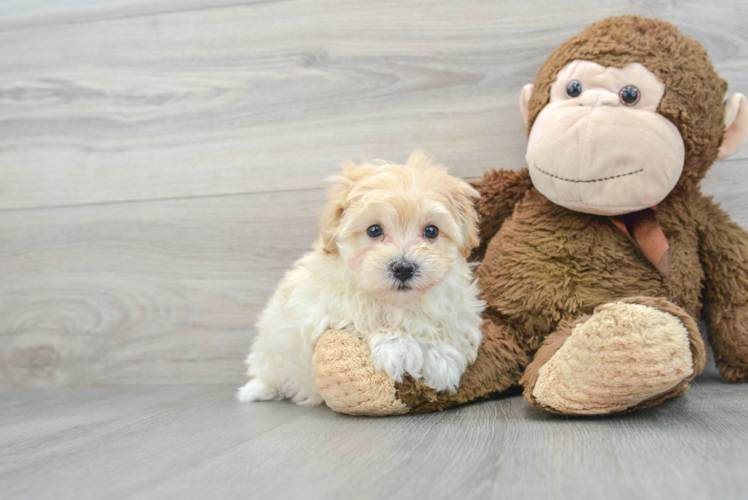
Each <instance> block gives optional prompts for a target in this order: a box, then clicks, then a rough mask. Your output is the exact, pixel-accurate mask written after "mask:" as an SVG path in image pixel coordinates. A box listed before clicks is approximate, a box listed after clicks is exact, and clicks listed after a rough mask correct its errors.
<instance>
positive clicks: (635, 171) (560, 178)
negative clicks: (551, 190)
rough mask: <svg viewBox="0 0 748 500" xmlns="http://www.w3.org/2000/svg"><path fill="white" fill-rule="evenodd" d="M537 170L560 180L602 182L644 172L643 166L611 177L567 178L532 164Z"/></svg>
mask: <svg viewBox="0 0 748 500" xmlns="http://www.w3.org/2000/svg"><path fill="white" fill-rule="evenodd" d="M532 166H533V168H534V169H535V170H537V171H538V172H540V173H542V174H545V175H547V176H549V177H553V178H554V179H558V180H560V181H566V182H584V183H588V182H602V181H609V180H610V179H618V178H619V177H626V176H627V175H634V174H638V173H639V172H644V169H643V168H640V169H639V170H634V171H633V172H626V173H625V174H618V175H611V176H610V177H603V178H602V179H567V178H566V177H560V176H558V175H555V174H552V173H550V172H546V171H545V170H543V169H542V168H540V167H538V166H537V165H535V164H533V165H532Z"/></svg>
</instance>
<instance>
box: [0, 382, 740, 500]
mask: <svg viewBox="0 0 748 500" xmlns="http://www.w3.org/2000/svg"><path fill="white" fill-rule="evenodd" d="M744 389H745V388H744V387H742V386H739V385H729V384H725V383H723V382H721V381H720V380H719V377H718V375H716V374H715V373H714V371H713V369H712V370H710V371H709V372H707V373H706V374H705V375H703V376H701V377H700V378H698V379H697V381H696V383H695V386H694V388H693V389H692V390H691V391H690V392H689V393H688V395H687V396H685V397H682V398H677V399H675V400H671V401H669V402H667V403H665V404H663V405H661V406H658V407H656V408H654V409H651V410H646V411H643V412H640V413H636V414H632V415H624V416H620V417H616V418H601V419H595V418H587V419H584V418H579V419H574V418H565V417H558V416H555V415H549V414H544V413H542V412H539V411H537V410H535V409H533V408H531V407H530V406H529V405H527V404H526V403H525V402H524V400H523V399H521V398H519V397H512V398H508V399H503V400H495V401H488V402H484V403H479V404H474V405H469V406H466V407H463V408H457V409H453V410H449V411H445V412H441V413H432V414H425V415H415V416H406V417H393V418H379V419H374V418H365V417H361V418H356V417H348V416H344V415H339V414H335V413H333V412H332V411H330V410H329V409H328V408H326V407H315V408H311V409H310V408H300V407H298V406H294V405H293V404H291V403H286V402H274V403H254V404H244V405H242V404H239V403H237V402H236V401H234V400H233V399H232V397H231V394H232V392H233V390H234V388H233V387H222V386H214V387H209V388H206V387H183V386H181V387H176V386H175V387H162V388H105V389H104V388H93V389H90V388H89V389H43V390H30V389H26V390H16V391H5V392H3V393H2V401H3V405H4V408H3V410H2V412H0V429H1V430H2V432H0V450H2V451H0V492H2V494H1V495H0V496H3V497H4V498H14V499H17V500H21V499H36V498H52V497H54V498H57V499H60V500H64V499H68V498H69V499H78V498H107V499H111V500H119V499H135V498H137V499H164V498H180V499H184V500H190V499H204V498H307V499H329V498H361V499H376V498H393V499H399V498H403V499H406V498H465V499H481V498H513V499H518V500H521V499H537V498H548V499H574V500H586V499H596V500H597V499H601V498H605V499H609V500H618V499H622V500H623V499H625V500H629V499H631V498H637V499H642V500H645V499H662V498H680V499H703V498H719V499H720V500H731V499H740V500H742V499H744V498H746V496H748V431H747V430H746V428H745V422H746V419H748V393H746V391H745V390H744ZM9 401H10V403H9Z"/></svg>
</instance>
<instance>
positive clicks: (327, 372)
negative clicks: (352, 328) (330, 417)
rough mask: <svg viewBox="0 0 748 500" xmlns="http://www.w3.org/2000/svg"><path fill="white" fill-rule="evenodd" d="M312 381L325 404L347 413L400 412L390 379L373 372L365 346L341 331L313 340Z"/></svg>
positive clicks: (402, 409)
mask: <svg viewBox="0 0 748 500" xmlns="http://www.w3.org/2000/svg"><path fill="white" fill-rule="evenodd" d="M312 370H313V373H314V381H315V384H316V385H317V390H318V391H319V393H320V395H321V396H322V399H324V400H325V402H326V403H327V406H329V407H330V408H332V409H333V410H335V411H337V412H339V413H347V414H349V415H370V416H385V415H402V414H403V413H407V412H408V407H407V406H406V405H405V403H403V402H402V401H400V400H399V399H397V395H396V394H397V392H396V390H395V383H394V381H393V380H392V379H391V378H390V377H388V376H387V375H386V374H384V373H382V372H379V371H377V369H376V368H375V367H374V364H373V363H372V361H371V352H370V351H369V347H368V346H367V345H366V344H365V343H364V342H362V341H361V340H360V339H358V338H356V337H354V336H353V335H351V334H350V333H348V332H346V331H344V330H329V331H327V332H326V333H325V334H324V335H323V336H322V338H321V339H320V340H319V342H317V346H316V348H315V351H314V358H313V360H312Z"/></svg>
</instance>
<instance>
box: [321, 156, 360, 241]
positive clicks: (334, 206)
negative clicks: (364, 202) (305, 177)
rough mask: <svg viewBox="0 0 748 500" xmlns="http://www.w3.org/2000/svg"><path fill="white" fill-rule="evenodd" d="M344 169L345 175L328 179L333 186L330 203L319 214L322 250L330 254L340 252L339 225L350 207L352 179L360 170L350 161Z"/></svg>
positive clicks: (329, 195) (344, 164)
mask: <svg viewBox="0 0 748 500" xmlns="http://www.w3.org/2000/svg"><path fill="white" fill-rule="evenodd" d="M342 167H343V175H337V176H333V177H330V178H328V179H327V181H328V182H332V183H333V185H332V187H330V189H329V191H328V202H327V204H326V205H325V207H324V208H323V209H322V211H321V212H320V214H319V234H320V238H321V240H322V248H323V249H324V251H325V252H327V253H328V254H329V253H334V252H337V250H338V246H337V233H338V224H339V222H340V219H341V217H343V212H344V211H345V209H346V207H347V206H348V194H349V193H350V190H351V186H352V185H353V179H352V177H353V176H354V172H355V171H356V170H357V168H358V167H357V166H356V164H355V163H353V162H350V161H347V162H345V163H343V165H342Z"/></svg>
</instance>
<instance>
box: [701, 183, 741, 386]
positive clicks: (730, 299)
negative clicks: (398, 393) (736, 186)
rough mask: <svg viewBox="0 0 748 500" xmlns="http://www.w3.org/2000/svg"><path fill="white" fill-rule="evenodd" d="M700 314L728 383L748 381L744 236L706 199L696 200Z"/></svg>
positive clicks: (723, 213) (715, 358) (737, 227)
mask: <svg viewBox="0 0 748 500" xmlns="http://www.w3.org/2000/svg"><path fill="white" fill-rule="evenodd" d="M699 204H700V208H701V213H700V214H699V216H700V220H699V221H698V222H699V238H700V241H699V253H700V257H701V262H702V265H703V266H704V273H705V274H706V286H705V290H704V306H705V307H704V313H705V314H704V315H705V318H706V323H707V334H708V336H709V342H710V344H711V345H712V349H713V350H714V360H715V361H716V363H717V368H718V369H719V372H720V373H721V374H722V376H723V377H725V379H727V380H728V381H729V382H745V381H748V233H746V232H745V231H744V230H743V229H742V228H741V227H740V226H738V225H737V224H735V223H734V222H732V220H730V216H729V215H727V214H726V213H725V212H724V211H723V210H722V209H720V208H719V207H718V206H717V205H716V204H715V203H714V202H713V201H712V200H711V199H710V198H701V199H700V200H699Z"/></svg>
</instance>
